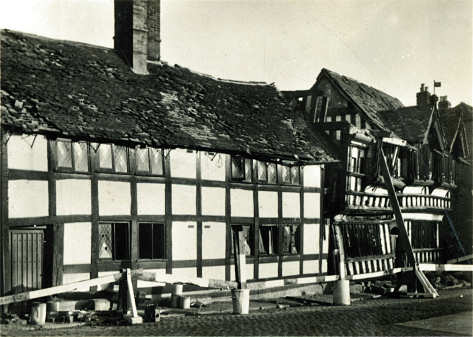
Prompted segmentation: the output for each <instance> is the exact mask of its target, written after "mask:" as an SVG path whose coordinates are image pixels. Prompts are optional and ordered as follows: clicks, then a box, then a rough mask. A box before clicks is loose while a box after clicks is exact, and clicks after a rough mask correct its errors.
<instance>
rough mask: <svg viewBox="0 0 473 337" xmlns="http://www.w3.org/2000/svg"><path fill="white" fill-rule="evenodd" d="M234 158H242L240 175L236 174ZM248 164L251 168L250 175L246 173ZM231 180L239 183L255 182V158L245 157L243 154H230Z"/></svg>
mask: <svg viewBox="0 0 473 337" xmlns="http://www.w3.org/2000/svg"><path fill="white" fill-rule="evenodd" d="M234 160H240V166H241V175H240V176H239V177H235V176H234V173H235V172H234V169H233V166H234V165H233V162H234ZM247 165H248V166H249V168H250V172H249V177H247V175H246V173H247V172H246V169H247ZM230 181H232V182H238V183H252V182H253V160H252V159H249V158H245V157H243V156H238V155H232V156H230Z"/></svg>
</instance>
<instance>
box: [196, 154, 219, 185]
mask: <svg viewBox="0 0 473 337" xmlns="http://www.w3.org/2000/svg"><path fill="white" fill-rule="evenodd" d="M200 158H201V161H200V167H201V175H202V179H204V180H218V181H225V155H224V154H221V153H218V154H216V155H215V156H214V155H213V154H212V155H210V154H208V153H207V152H202V153H201V156H200Z"/></svg>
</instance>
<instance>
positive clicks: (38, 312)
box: [30, 302, 46, 325]
mask: <svg viewBox="0 0 473 337" xmlns="http://www.w3.org/2000/svg"><path fill="white" fill-rule="evenodd" d="M30 323H31V324H36V325H44V324H45V323H46V303H41V302H33V304H32V306H31V315H30Z"/></svg>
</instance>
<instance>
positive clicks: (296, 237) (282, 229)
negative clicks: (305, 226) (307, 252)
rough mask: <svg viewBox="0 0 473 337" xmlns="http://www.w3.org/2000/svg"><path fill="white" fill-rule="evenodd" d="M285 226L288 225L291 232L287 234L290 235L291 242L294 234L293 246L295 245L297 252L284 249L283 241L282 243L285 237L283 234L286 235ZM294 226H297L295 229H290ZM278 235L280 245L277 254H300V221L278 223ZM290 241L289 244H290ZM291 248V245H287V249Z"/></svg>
mask: <svg viewBox="0 0 473 337" xmlns="http://www.w3.org/2000/svg"><path fill="white" fill-rule="evenodd" d="M285 227H290V228H291V232H290V233H289V235H291V239H290V240H291V243H292V236H294V246H295V247H296V249H297V252H296V253H292V252H291V251H285V243H284V239H285V235H286V232H285ZM294 227H297V229H296V230H295V231H294V232H292V229H293V228H294ZM278 233H279V236H280V238H278V239H279V240H280V241H279V242H280V243H279V245H280V249H279V255H284V256H296V255H301V254H302V253H301V250H302V249H301V248H302V242H301V224H300V223H283V224H281V225H280V228H279V231H278ZM291 243H290V244H291ZM290 249H291V246H289V250H290Z"/></svg>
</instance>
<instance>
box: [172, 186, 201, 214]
mask: <svg viewBox="0 0 473 337" xmlns="http://www.w3.org/2000/svg"><path fill="white" fill-rule="evenodd" d="M195 193H196V188H195V186H190V185H176V184H173V185H172V214H187V215H194V214H195Z"/></svg>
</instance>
